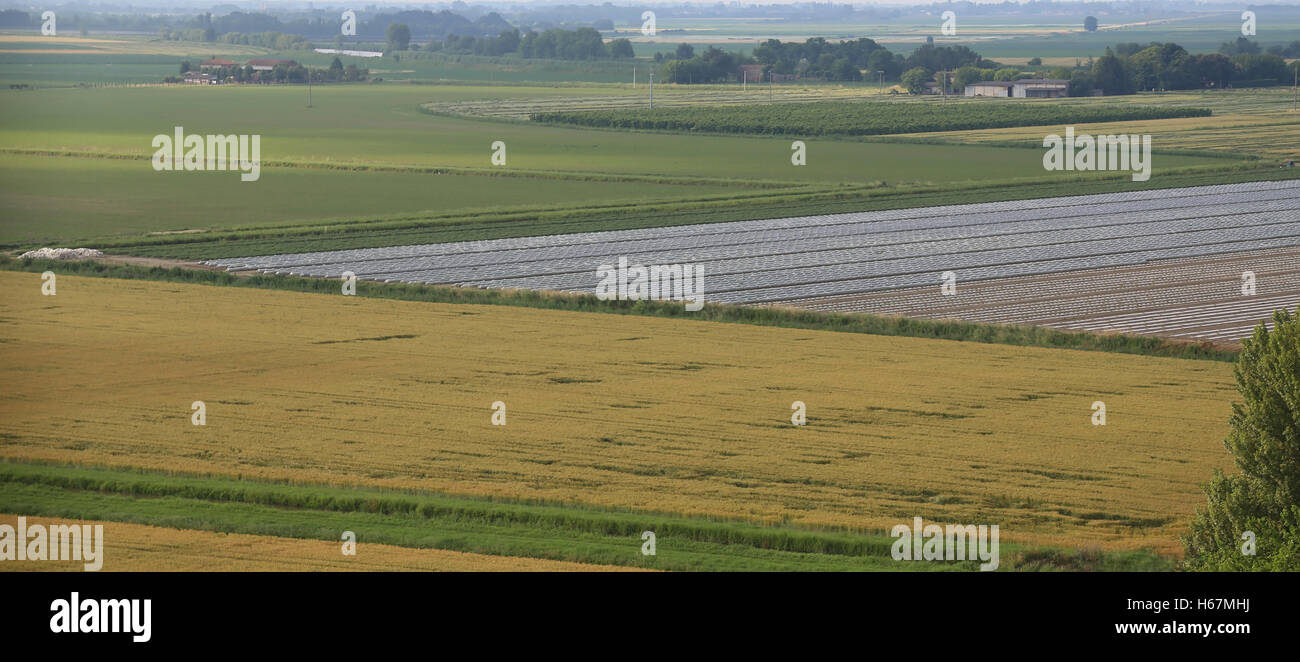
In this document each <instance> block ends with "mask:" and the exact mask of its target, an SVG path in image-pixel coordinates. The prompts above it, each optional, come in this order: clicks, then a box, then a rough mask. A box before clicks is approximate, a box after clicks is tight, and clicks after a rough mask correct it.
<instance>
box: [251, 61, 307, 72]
mask: <svg viewBox="0 0 1300 662" xmlns="http://www.w3.org/2000/svg"><path fill="white" fill-rule="evenodd" d="M281 64H283V65H284V66H286V67H292V66H295V65H297V64H298V63H297V62H294V61H293V60H266V59H261V58H256V59H252V60H249V61H248V66H250V67H252V68H253V71H270V70H272V69H274V68H275V67H276V66H277V65H281Z"/></svg>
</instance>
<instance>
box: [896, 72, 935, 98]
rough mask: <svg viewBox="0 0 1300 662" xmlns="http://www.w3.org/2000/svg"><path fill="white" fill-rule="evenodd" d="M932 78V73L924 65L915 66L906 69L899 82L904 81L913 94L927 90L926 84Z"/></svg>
mask: <svg viewBox="0 0 1300 662" xmlns="http://www.w3.org/2000/svg"><path fill="white" fill-rule="evenodd" d="M930 78H931V74H930V72H929V71H928V70H927V69H925V68H924V67H914V68H912V69H908V70H907V71H904V72H903V76H902V77H901V78H900V79H899V82H900V83H902V85H903V87H904V88H906V89H907V91H908V92H910V93H912V94H923V93H924V92H925V84H926V83H928V82H929V81H930Z"/></svg>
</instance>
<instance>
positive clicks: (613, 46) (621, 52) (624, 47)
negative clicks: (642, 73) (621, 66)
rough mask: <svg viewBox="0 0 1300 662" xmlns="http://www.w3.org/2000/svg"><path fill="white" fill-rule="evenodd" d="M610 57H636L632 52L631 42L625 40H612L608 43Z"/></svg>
mask: <svg viewBox="0 0 1300 662" xmlns="http://www.w3.org/2000/svg"><path fill="white" fill-rule="evenodd" d="M609 56H610V57H636V52H635V51H633V50H632V42H631V41H628V40H627V39H614V40H612V41H610V42H609Z"/></svg>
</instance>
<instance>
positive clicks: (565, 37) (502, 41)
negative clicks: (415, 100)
mask: <svg viewBox="0 0 1300 662" xmlns="http://www.w3.org/2000/svg"><path fill="white" fill-rule="evenodd" d="M389 42H390V46H393V43H392V40H391V39H390V40H389ZM426 48H427V49H428V50H430V51H445V52H449V53H472V54H474V55H491V56H500V55H509V54H512V53H518V54H519V55H520V56H522V57H525V58H549V59H557V60H599V59H607V58H630V57H634V56H635V53H633V51H632V42H630V41H628V40H627V39H614V40H612V41H610V42H609V43H605V41H604V40H603V39H602V38H601V36H600V33H599V32H597V31H596V30H595V29H593V28H578V29H576V30H561V29H554V30H546V31H544V32H533V31H532V30H529V31H527V32H524V33H523V34H520V32H519V30H516V29H511V30H505V31H503V32H501V34H499V35H497V36H495V37H473V36H468V35H467V36H457V35H449V36H448V37H447V38H446V39H445V40H443V41H431V42H429V44H428V46H427V47H426ZM391 50H405V48H392V49H391Z"/></svg>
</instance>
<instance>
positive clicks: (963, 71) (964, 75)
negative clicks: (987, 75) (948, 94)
mask: <svg viewBox="0 0 1300 662" xmlns="http://www.w3.org/2000/svg"><path fill="white" fill-rule="evenodd" d="M982 80H984V70H982V69H979V68H977V67H962V68H960V69H958V70H957V71H955V72H953V74H952V91H953V92H954V93H956V94H962V93H964V92H965V91H966V86H967V85H970V84H971V83H978V82H980V81H982Z"/></svg>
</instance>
